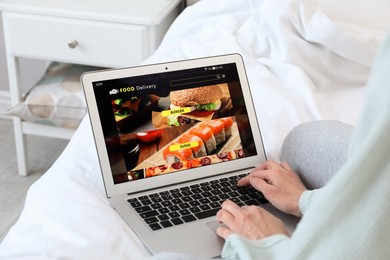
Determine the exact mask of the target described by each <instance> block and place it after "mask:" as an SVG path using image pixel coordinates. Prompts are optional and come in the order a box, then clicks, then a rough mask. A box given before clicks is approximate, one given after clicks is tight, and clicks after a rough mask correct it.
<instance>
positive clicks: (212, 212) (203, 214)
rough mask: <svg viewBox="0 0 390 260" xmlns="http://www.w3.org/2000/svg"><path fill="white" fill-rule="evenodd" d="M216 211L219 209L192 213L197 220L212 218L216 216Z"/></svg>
mask: <svg viewBox="0 0 390 260" xmlns="http://www.w3.org/2000/svg"><path fill="white" fill-rule="evenodd" d="M218 210H219V208H216V209H210V210H206V211H203V212H198V213H194V215H195V217H196V218H197V219H203V218H208V217H213V216H215V214H217V212H218Z"/></svg>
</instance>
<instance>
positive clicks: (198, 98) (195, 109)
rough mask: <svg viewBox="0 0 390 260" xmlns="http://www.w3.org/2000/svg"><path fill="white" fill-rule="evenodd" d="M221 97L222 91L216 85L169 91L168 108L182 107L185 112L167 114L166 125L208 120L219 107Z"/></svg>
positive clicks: (172, 109) (176, 108)
mask: <svg viewBox="0 0 390 260" xmlns="http://www.w3.org/2000/svg"><path fill="white" fill-rule="evenodd" d="M222 97H223V93H222V90H221V88H220V87H219V86H218V85H211V86H205V87H198V88H190V89H182V90H176V91H171V93H170V100H171V105H170V110H171V111H180V110H181V109H182V110H183V111H185V112H183V113H173V114H172V115H169V116H168V125H170V126H179V125H184V124H191V123H195V122H199V121H206V120H210V119H211V118H212V117H213V115H214V113H215V112H216V111H217V110H218V109H220V107H221V98H222ZM184 108H185V109H184Z"/></svg>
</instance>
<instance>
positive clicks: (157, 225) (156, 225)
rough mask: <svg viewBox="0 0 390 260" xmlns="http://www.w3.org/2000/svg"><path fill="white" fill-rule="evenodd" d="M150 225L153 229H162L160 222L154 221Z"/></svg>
mask: <svg viewBox="0 0 390 260" xmlns="http://www.w3.org/2000/svg"><path fill="white" fill-rule="evenodd" d="M149 227H150V228H151V229H152V230H159V229H162V227H161V226H160V224H158V223H152V224H150V225H149Z"/></svg>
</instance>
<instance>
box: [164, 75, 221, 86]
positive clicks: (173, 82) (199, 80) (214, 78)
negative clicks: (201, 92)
mask: <svg viewBox="0 0 390 260" xmlns="http://www.w3.org/2000/svg"><path fill="white" fill-rule="evenodd" d="M224 78H225V74H213V75H207V76H200V77H194V78H186V79H177V80H171V86H172V87H175V86H185V85H190V84H194V83H203V82H210V81H218V80H221V79H224Z"/></svg>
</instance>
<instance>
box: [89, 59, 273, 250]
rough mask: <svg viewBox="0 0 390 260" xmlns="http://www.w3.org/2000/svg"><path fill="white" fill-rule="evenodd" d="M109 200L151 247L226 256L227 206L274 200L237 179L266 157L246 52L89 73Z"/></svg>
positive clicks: (91, 105) (91, 106)
mask: <svg viewBox="0 0 390 260" xmlns="http://www.w3.org/2000/svg"><path fill="white" fill-rule="evenodd" d="M82 85H83V87H84V92H85V96H86V101H87V106H88V112H89V116H90V119H91V124H92V130H93V134H94V139H95V142H96V148H97V152H98V157H99V161H100V166H101V171H102V176H103V180H104V186H105V190H106V194H107V197H108V199H109V201H110V204H111V206H112V207H113V208H114V209H115V210H116V211H117V212H118V213H119V214H120V215H121V217H122V218H123V219H124V220H125V221H126V222H127V224H128V225H129V226H130V227H131V228H132V229H133V230H134V231H135V232H136V234H137V235H138V236H139V237H140V239H141V240H142V241H143V242H144V243H145V245H146V246H147V248H148V249H149V250H150V251H151V253H153V254H156V253H159V252H169V251H170V252H180V253H186V254H190V255H196V256H201V257H216V256H219V255H220V254H221V250H222V247H223V244H224V240H223V239H222V238H220V237H218V236H217V234H216V233H215V230H216V228H217V227H218V226H219V225H220V224H219V223H218V222H217V221H216V218H215V214H216V212H217V211H218V210H219V209H220V205H221V203H222V202H223V201H224V200H226V199H228V198H230V199H232V200H233V201H235V202H236V203H237V204H239V205H247V204H249V205H254V204H255V205H262V204H263V205H267V206H266V207H269V203H267V200H266V199H265V198H264V197H263V196H262V194H261V193H259V192H257V191H255V190H254V189H253V188H251V187H248V188H245V189H241V188H238V187H237V185H236V183H237V180H238V179H239V178H242V177H243V176H245V175H246V174H248V173H249V172H250V171H251V170H252V169H253V168H254V167H255V166H256V165H258V164H259V163H261V162H263V161H265V160H266V154H265V150H264V146H263V141H262V138H261V133H260V129H259V125H258V122H257V116H256V112H255V108H254V105H253V100H252V96H251V92H250V88H249V84H248V80H247V76H246V72H245V68H244V63H243V60H242V58H241V56H240V55H238V54H229V55H222V56H215V57H207V58H199V59H191V60H183V61H174V62H167V63H161V64H153V65H144V66H138V67H130V68H121V69H111V70H101V71H94V72H88V73H85V74H83V75H82Z"/></svg>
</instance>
